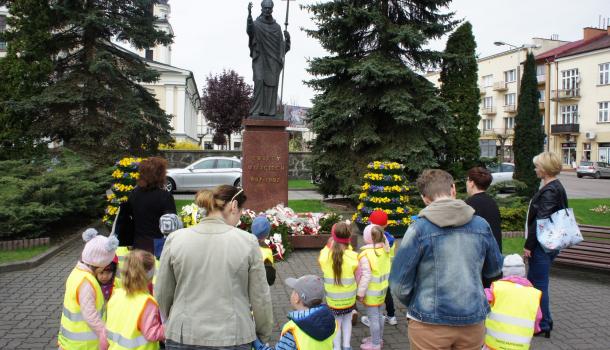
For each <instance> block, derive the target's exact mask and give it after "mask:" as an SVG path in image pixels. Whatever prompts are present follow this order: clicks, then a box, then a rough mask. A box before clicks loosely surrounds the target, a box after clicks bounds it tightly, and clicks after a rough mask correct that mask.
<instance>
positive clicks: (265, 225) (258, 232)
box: [251, 215, 275, 286]
mask: <svg viewBox="0 0 610 350" xmlns="http://www.w3.org/2000/svg"><path fill="white" fill-rule="evenodd" d="M251 230H252V234H253V235H255V236H256V238H257V239H258V245H259V247H260V250H261V255H262V256H263V264H264V265H265V272H266V273H267V283H268V284H269V285H270V286H271V285H273V283H275V261H274V259H273V251H272V250H271V248H269V245H267V243H266V242H265V240H266V239H267V236H269V232H270V231H271V224H270V223H269V220H268V219H267V217H266V216H265V215H259V216H257V217H255V218H254V220H252V227H251Z"/></svg>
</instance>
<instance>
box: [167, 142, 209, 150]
mask: <svg viewBox="0 0 610 350" xmlns="http://www.w3.org/2000/svg"><path fill="white" fill-rule="evenodd" d="M159 149H160V150H170V149H171V150H179V151H196V150H201V146H200V145H198V144H196V143H193V142H188V141H180V142H176V143H174V144H173V145H166V144H162V145H159Z"/></svg>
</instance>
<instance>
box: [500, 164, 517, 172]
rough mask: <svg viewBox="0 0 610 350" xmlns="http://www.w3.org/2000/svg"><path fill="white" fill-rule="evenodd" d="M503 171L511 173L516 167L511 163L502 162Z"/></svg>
mask: <svg viewBox="0 0 610 350" xmlns="http://www.w3.org/2000/svg"><path fill="white" fill-rule="evenodd" d="M501 169H502V172H503V173H510V172H514V171H515V167H514V166H513V165H510V164H502V167H501Z"/></svg>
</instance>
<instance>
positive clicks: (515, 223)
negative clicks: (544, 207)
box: [500, 205, 527, 232]
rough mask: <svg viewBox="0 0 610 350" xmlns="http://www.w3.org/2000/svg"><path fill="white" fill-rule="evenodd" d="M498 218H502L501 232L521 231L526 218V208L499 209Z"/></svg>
mask: <svg viewBox="0 0 610 350" xmlns="http://www.w3.org/2000/svg"><path fill="white" fill-rule="evenodd" d="M500 217H501V218H502V232H510V231H523V230H524V229H525V220H526V217H527V206H526V205H521V206H519V207H516V208H506V207H500Z"/></svg>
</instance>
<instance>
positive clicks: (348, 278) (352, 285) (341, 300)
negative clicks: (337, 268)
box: [318, 247, 358, 309]
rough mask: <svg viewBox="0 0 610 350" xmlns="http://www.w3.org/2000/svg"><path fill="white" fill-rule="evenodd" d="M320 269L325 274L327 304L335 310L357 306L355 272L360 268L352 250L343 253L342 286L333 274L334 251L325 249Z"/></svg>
mask: <svg viewBox="0 0 610 350" xmlns="http://www.w3.org/2000/svg"><path fill="white" fill-rule="evenodd" d="M318 262H319V263H320V267H321V268H322V272H323V274H324V290H325V291H326V303H327V304H328V306H329V307H331V308H333V309H347V308H349V307H352V306H353V305H354V304H356V293H357V291H358V285H357V284H356V276H355V272H356V269H357V268H358V255H357V254H356V253H355V252H354V251H351V250H345V251H344V252H343V263H342V264H341V285H338V284H335V274H334V272H333V258H332V250H330V249H329V248H328V247H324V249H322V251H320V257H319V258H318Z"/></svg>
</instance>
